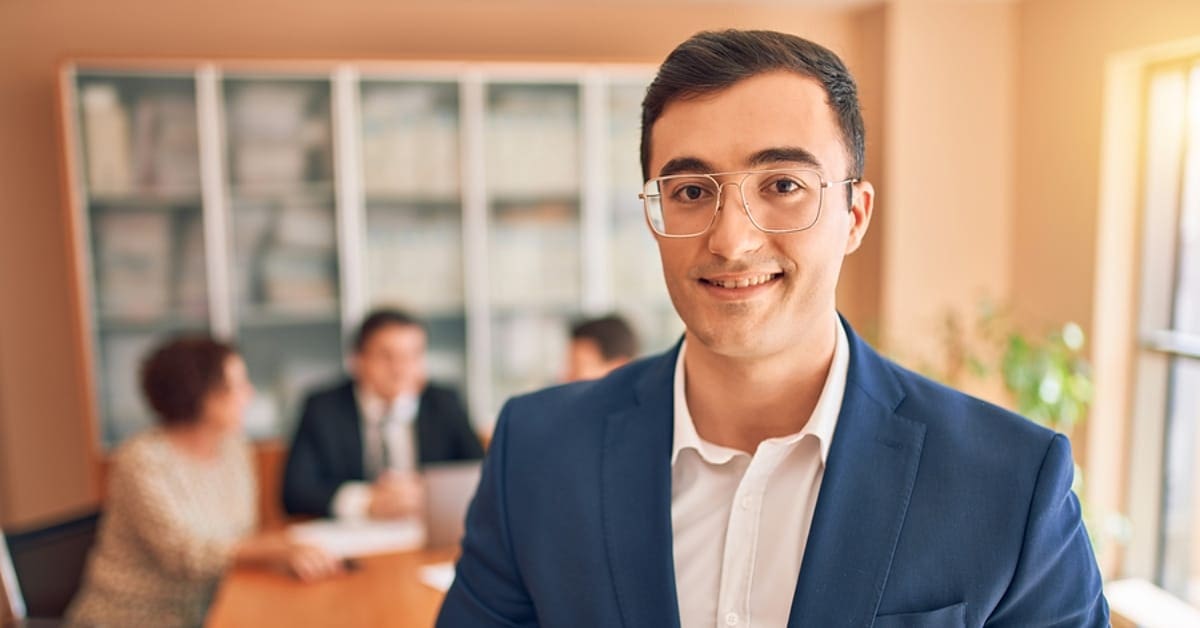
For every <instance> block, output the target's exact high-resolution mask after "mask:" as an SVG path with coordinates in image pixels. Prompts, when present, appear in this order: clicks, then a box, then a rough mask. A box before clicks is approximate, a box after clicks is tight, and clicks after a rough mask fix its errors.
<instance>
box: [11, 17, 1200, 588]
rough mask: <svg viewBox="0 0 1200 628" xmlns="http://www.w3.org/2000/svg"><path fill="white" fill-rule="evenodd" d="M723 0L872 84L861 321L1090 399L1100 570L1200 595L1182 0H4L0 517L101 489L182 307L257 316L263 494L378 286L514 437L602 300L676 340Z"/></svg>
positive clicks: (86, 500) (218, 323) (881, 335)
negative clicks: (514, 412) (651, 126)
mask: <svg viewBox="0 0 1200 628" xmlns="http://www.w3.org/2000/svg"><path fill="white" fill-rule="evenodd" d="M726 27H736V28H767V29H775V30H783V31H787V32H790V33H794V34H798V35H801V36H804V37H807V38H810V39H813V40H815V41H817V42H819V43H821V44H823V45H825V46H827V47H829V48H831V49H833V50H834V51H835V52H837V53H838V54H840V55H841V56H842V58H843V59H844V60H845V61H846V62H847V64H848V65H849V67H850V69H851V71H852V72H853V73H854V75H855V76H856V77H857V79H858V81H859V87H860V92H861V98H862V103H863V109H864V114H865V119H866V124H867V146H868V158H867V164H868V165H867V178H869V179H870V180H872V181H873V182H874V184H875V186H876V190H877V192H878V202H877V211H876V216H875V219H874V222H873V223H872V227H871V231H870V234H869V235H868V238H867V241H866V244H865V245H864V247H863V249H862V250H860V251H859V252H858V253H856V254H855V255H853V256H852V257H851V258H850V259H849V260H848V262H847V265H846V267H845V270H844V272H843V276H842V280H841V286H840V291H841V293H840V295H839V307H840V309H841V311H842V313H843V314H844V315H846V316H847V318H848V320H849V321H850V323H851V324H852V325H853V326H854V327H855V328H856V329H857V330H858V331H859V332H860V333H862V334H864V335H865V336H866V337H867V338H869V339H871V340H872V341H874V342H875V343H876V344H877V345H878V346H879V347H880V348H881V349H883V350H884V351H885V352H886V353H888V354H889V355H891V356H893V357H894V358H896V359H897V360H899V361H901V362H902V363H904V364H906V365H909V366H911V367H913V368H917V369H920V370H922V371H924V372H926V373H928V374H930V375H931V376H934V377H937V378H939V379H942V380H944V381H946V382H947V383H950V384H953V385H955V386H959V387H962V388H965V389H967V390H968V391H970V392H973V393H975V394H979V395H981V396H984V397H985V398H988V399H990V400H993V401H996V402H998V403H1002V404H1004V405H1007V406H1009V407H1013V408H1016V409H1018V410H1021V411H1022V412H1024V413H1026V414H1028V415H1032V416H1033V417H1034V418H1035V419H1038V420H1040V421H1042V422H1044V423H1047V424H1049V425H1051V426H1053V427H1055V428H1057V429H1060V430H1062V431H1065V432H1066V433H1068V435H1069V436H1070V437H1071V439H1072V442H1073V447H1074V451H1075V454H1076V459H1077V461H1078V463H1079V469H1080V473H1079V475H1080V477H1081V478H1083V480H1084V481H1083V482H1082V483H1081V484H1079V485H1078V486H1077V491H1078V492H1079V493H1080V495H1081V497H1082V498H1083V499H1084V502H1085V507H1086V509H1087V511H1088V516H1089V528H1090V529H1091V532H1092V536H1093V537H1094V541H1095V543H1096V544H1097V548H1098V552H1099V556H1100V559H1101V562H1102V563H1103V569H1104V571H1105V574H1106V576H1107V577H1109V578H1117V577H1138V578H1144V579H1146V580H1149V581H1151V582H1154V583H1156V584H1158V585H1159V586H1161V587H1163V588H1164V589H1166V590H1167V591H1169V592H1171V593H1172V594H1173V595H1174V596H1175V597H1177V598H1179V599H1182V600H1188V601H1190V603H1191V604H1193V605H1198V606H1200V466H1198V465H1197V463H1196V461H1195V453H1196V451H1197V449H1198V446H1200V429H1198V428H1200V397H1198V396H1197V392H1196V391H1197V390H1200V363H1198V362H1197V360H1198V359H1200V3H1197V2H1194V1H1189V0H1178V1H1172V0H1142V1H1139V2H1136V3H1135V2H1132V1H1127V0H1086V1H1085V0H1012V1H972V0H962V1H952V0H946V1H923V0H911V1H910V0H891V1H878V0H876V1H870V0H811V1H804V0H797V1H792V2H789V1H785V0H761V1H753V0H746V1H741V2H723V1H717V0H643V1H639V2H632V1H629V2H626V1H612V2H605V3H591V2H582V1H575V0H570V1H561V0H559V1H550V0H544V1H541V0H513V1H469V0H443V1H441V2H436V3H435V2H412V1H409V2H393V1H383V0H354V1H349V2H329V1H321V0H300V1H294V2H289V3H277V2H263V1H251V2H248V1H244V0H239V1H237V2H232V1H229V0H212V1H209V2H204V3H198V2H197V3H186V4H185V3H162V2H149V1H145V0H111V1H109V2H103V3H83V2H65V1H60V0H0V212H2V219H0V528H4V529H7V530H23V529H35V528H38V527H39V526H44V525H48V524H50V523H53V522H55V521H59V520H64V519H67V518H70V517H72V516H74V515H75V514H77V513H80V512H87V511H94V510H95V509H96V508H97V507H98V506H99V504H100V500H101V486H102V480H103V469H104V461H105V458H106V452H107V451H108V450H109V449H111V447H112V446H114V445H115V444H117V443H119V442H121V440H122V439H123V438H125V437H127V436H128V435H129V434H131V433H132V432H134V431H136V430H138V429H141V428H142V427H144V426H145V425H147V424H148V421H149V418H148V417H149V415H148V412H147V410H146V409H145V407H144V406H143V404H142V402H141V400H140V398H139V396H138V394H137V390H136V364H137V362H138V360H139V359H140V357H141V356H142V355H143V353H144V352H145V351H146V349H147V348H148V347H149V346H150V345H151V344H152V343H153V342H154V341H155V340H157V339H161V338H162V337H163V335H164V334H168V333H170V332H173V331H179V330H207V331H210V332H212V333H215V334H217V335H219V336H222V337H226V338H231V339H233V340H235V341H236V342H237V343H238V344H239V346H240V347H241V349H242V351H243V354H244V355H245V357H246V360H247V363H248V366H249V371H250V373H251V376H252V378H253V379H254V381H255V384H256V388H257V389H258V396H257V397H256V399H255V401H254V403H253V405H252V410H251V413H250V416H248V417H247V430H248V431H249V433H250V434H251V436H252V437H254V438H255V439H256V440H258V441H260V449H261V456H262V458H261V460H260V464H261V465H262V473H263V474H264V478H263V480H262V482H263V484H264V487H265V488H264V491H266V492H269V491H270V488H269V487H271V486H273V484H272V482H273V480H272V479H271V478H272V473H274V471H273V469H275V467H273V466H272V464H276V463H273V462H272V460H276V461H277V459H278V457H279V455H280V454H279V448H280V447H281V446H282V445H280V443H282V442H286V440H287V438H288V437H289V436H290V434H291V430H292V429H293V427H294V422H295V417H296V411H297V407H296V406H297V403H298V402H299V400H300V397H299V395H300V394H301V391H303V390H304V389H305V388H306V387H308V386H310V385H312V384H313V383H316V382H319V381H322V380H326V379H328V378H329V377H330V376H331V375H333V374H336V373H338V372H339V371H340V370H341V369H342V368H343V365H344V360H345V357H346V353H347V345H346V335H345V334H346V332H347V331H348V330H350V329H352V328H353V327H354V326H355V325H356V324H357V322H358V319H359V318H360V317H361V315H362V314H363V313H365V312H366V311H367V310H368V309H369V308H371V307H373V306H376V305H402V306H405V307H408V308H410V309H412V310H413V311H415V312H416V313H418V314H420V315H421V316H422V317H424V318H425V319H426V320H427V321H428V324H429V329H430V355H429V360H430V368H431V371H432V373H433V375H434V376H435V377H437V378H438V379H440V380H443V381H446V382H449V383H451V384H454V385H456V386H457V387H459V389H460V390H461V391H462V392H463V393H464V395H465V398H466V399H467V402H468V406H469V410H470V412H471V415H472V419H473V421H474V422H475V425H476V427H477V428H478V429H479V431H480V432H481V433H484V434H486V433H487V432H488V431H489V429H490V426H491V423H492V422H493V421H494V416H495V413H496V411H497V410H498V408H499V405H500V404H501V403H502V402H503V400H504V399H505V398H506V397H507V396H508V395H511V394H513V393H515V392H521V391H525V390H529V389H532V388H536V387H539V386H542V385H545V384H548V383H552V382H554V381H555V380H556V379H557V378H558V376H559V374H560V373H561V370H562V360H563V357H562V356H563V355H564V353H565V350H566V344H567V326H568V324H569V322H570V321H571V320H574V319H575V318H577V317H579V316H581V315H588V314H601V313H605V312H610V311H616V312H619V313H621V314H623V315H625V316H627V317H628V318H629V319H630V320H631V321H632V322H633V323H634V325H635V327H636V328H637V329H638V331H639V333H640V335H641V336H642V338H643V343H642V344H643V349H644V350H645V351H647V352H655V351H659V350H662V349H665V348H667V347H669V346H670V345H671V343H672V342H674V341H675V340H676V339H677V337H678V334H679V333H680V331H681V330H682V326H681V324H680V323H679V321H678V320H677V318H676V317H675V314H674V311H673V310H672V308H671V304H670V301H669V300H668V299H667V296H666V292H665V289H664V287H663V284H662V280H661V270H660V268H659V261H658V257H657V250H656V248H655V246H654V242H653V240H652V238H651V237H650V235H649V231H648V230H647V229H646V227H645V224H644V220H643V218H642V213H641V212H642V209H641V203H640V201H639V200H638V198H637V194H638V192H639V191H640V185H641V173H640V167H639V164H638V153H637V146H638V141H639V133H640V119H639V116H640V101H641V96H642V94H643V92H644V89H645V86H646V84H647V83H648V82H649V80H650V79H651V78H652V77H653V72H654V69H655V67H656V65H657V63H659V62H660V61H661V60H662V58H663V57H664V56H665V55H666V53H667V52H669V51H670V50H671V49H672V48H673V47H674V46H675V45H676V44H678V43H679V42H681V41H682V40H684V39H686V38H687V37H688V36H689V35H691V34H692V33H694V32H696V31H698V30H704V29H715V28H726ZM272 456H274V457H272Z"/></svg>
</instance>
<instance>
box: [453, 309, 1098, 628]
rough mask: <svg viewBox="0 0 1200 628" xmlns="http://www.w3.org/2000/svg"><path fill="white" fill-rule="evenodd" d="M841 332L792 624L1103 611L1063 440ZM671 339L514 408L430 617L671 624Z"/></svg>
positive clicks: (1023, 621)
mask: <svg viewBox="0 0 1200 628" xmlns="http://www.w3.org/2000/svg"><path fill="white" fill-rule="evenodd" d="M847 332H848V333H849V337H850V367H849V373H848V379H847V383H846V391H845V397H844V400H843V402H842V408H841V412H840V414H839V418H838V424H837V428H836V431H835V433H834V437H833V442H832V444H831V447H830V451H829V457H828V461H827V465H826V468H825V475H824V480H823V482H822V485H821V492H820V494H819V496H818V498H817V505H816V510H815V512H814V514H813V521H812V528H811V531H810V533H809V536H808V544H807V549H806V550H805V554H804V558H803V562H802V566H801V569H800V573H799V576H798V580H797V583H796V589H795V593H794V596H793V598H792V602H791V604H792V606H791V608H792V610H791V617H790V620H789V622H788V626H790V627H793V628H800V627H805V628H807V627H811V626H820V627H821V628H830V627H837V626H856V627H859V626H875V627H877V628H883V627H887V626H892V627H894V626H931V627H932V626H982V625H985V624H986V625H988V626H1013V627H1021V628H1027V627H1032V626H1071V627H1077V626H1088V627H1090V626H1107V625H1108V606H1107V603H1106V601H1105V600H1104V597H1103V595H1102V593H1101V586H1100V585H1101V583H1100V574H1099V571H1098V569H1097V567H1096V562H1095V558H1094V557H1093V554H1092V548H1091V545H1090V544H1089V542H1088V537H1087V533H1086V531H1085V530H1084V528H1083V524H1082V522H1081V520H1080V509H1079V502H1078V500H1077V499H1076V498H1075V495H1074V494H1073V493H1072V492H1071V478H1072V473H1073V464H1072V461H1071V452H1070V446H1069V444H1068V442H1067V439H1066V438H1064V437H1063V436H1061V435H1058V434H1054V433H1053V432H1051V431H1049V430H1046V429H1044V428H1042V427H1039V426H1037V425H1035V424H1033V423H1031V422H1029V421H1026V420H1025V419H1023V418H1021V417H1019V416H1016V415H1014V414H1012V413H1009V412H1007V411H1005V410H1002V409H1000V408H997V407H994V406H991V405H989V404H987V403H984V402H982V401H979V400H977V399H973V398H971V397H968V396H966V395H964V394H961V393H959V392H956V391H953V390H950V389H948V388H945V387H943V386H941V385H939V384H936V383H934V382H931V381H929V380H927V379H925V378H923V377H920V376H918V375H916V374H914V373H912V372H909V371H907V370H905V369H903V368H901V367H899V366H897V365H895V364H893V363H891V362H889V361H887V360H885V359H883V358H882V357H880V356H879V355H877V354H876V353H875V352H874V351H873V350H872V349H871V348H870V347H869V346H868V345H867V344H866V343H864V342H863V341H861V340H859V339H858V338H857V337H856V336H854V334H853V333H850V332H849V329H848V328H847ZM677 351H678V347H677V348H676V349H675V350H673V351H670V352H668V353H666V354H664V355H661V356H657V357H654V358H650V359H647V360H643V361H640V362H637V363H635V364H633V365H630V366H627V367H625V368H622V369H619V370H617V371H615V372H614V373H612V374H611V375H609V376H608V377H607V378H605V379H603V380H599V381H595V382H587V383H580V384H571V385H566V386H560V387H557V388H551V389H548V390H544V391H541V392H537V393H533V394H530V395H525V396H522V397H517V398H515V399H512V400H511V401H509V402H508V403H507V404H506V405H505V407H504V410H503V411H502V412H501V414H500V418H499V421H498V423H497V426H496V431H495V435H494V438H493V441H492V445H491V447H490V449H489V453H488V457H487V460H486V461H485V463H484V471H483V478H482V481H481V483H480V486H479V489H478V492H477V493H476V495H475V499H474V501H473V502H472V505H471V508H470V511H469V513H468V515H467V524H466V536H465V538H464V540H463V550H462V555H461V558H460V559H459V562H458V569H457V577H456V579H455V580H454V585H453V586H452V587H451V589H450V591H449V593H448V594H447V596H446V600H445V602H444V605H443V606H442V610H441V616H440V617H439V619H438V623H437V625H438V626H439V628H488V627H500V626H505V627H513V626H522V627H524V626H546V627H557V626H568V627H570V628H617V627H620V626H623V627H625V628H650V627H653V628H672V627H677V626H679V613H678V603H677V600H676V595H675V593H676V592H675V574H674V560H673V556H672V536H671V466H670V465H671V447H672V444H671V440H672V428H673V404H674V400H673V394H672V374H673V372H674V365H675V359H676V355H677ZM735 393H736V391H731V394H735ZM713 542H714V543H717V542H720V540H719V539H714V540H713Z"/></svg>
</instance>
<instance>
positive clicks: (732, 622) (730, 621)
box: [725, 613, 738, 626]
mask: <svg viewBox="0 0 1200 628" xmlns="http://www.w3.org/2000/svg"><path fill="white" fill-rule="evenodd" d="M737 624H738V614H737V613H729V614H728V615H726V616H725V625H726V626H736V625H737Z"/></svg>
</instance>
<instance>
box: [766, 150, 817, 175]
mask: <svg viewBox="0 0 1200 628" xmlns="http://www.w3.org/2000/svg"><path fill="white" fill-rule="evenodd" d="M781 162H789V163H796V164H803V165H805V166H811V167H813V168H816V169H818V170H820V168H821V160H819V159H817V157H816V155H813V154H812V153H810V152H809V151H807V150H805V149H803V148H800V147H799V146H780V147H776V148H768V149H766V150H760V151H758V152H757V153H754V154H753V155H751V156H750V165H751V166H754V167H757V166H765V165H768V164H777V163H781Z"/></svg>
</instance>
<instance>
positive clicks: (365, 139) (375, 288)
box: [360, 79, 467, 390]
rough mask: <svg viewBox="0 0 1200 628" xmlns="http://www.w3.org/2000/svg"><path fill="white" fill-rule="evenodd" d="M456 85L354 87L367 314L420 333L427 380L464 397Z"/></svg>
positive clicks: (395, 83) (375, 82)
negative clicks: (376, 312) (412, 320)
mask: <svg viewBox="0 0 1200 628" xmlns="http://www.w3.org/2000/svg"><path fill="white" fill-rule="evenodd" d="M458 100H459V95H458V84H457V83H451V82H402V81H397V80H384V79H379V80H373V79H366V80H364V81H363V82H362V84H361V95H360V103H361V120H362V168H363V196H364V199H365V204H366V256H365V257H366V273H367V278H366V290H367V303H368V309H370V308H374V307H379V306H392V307H399V308H401V309H404V310H407V311H411V312H413V313H414V314H416V315H417V316H419V317H421V318H422V319H423V320H424V321H425V323H426V326H427V328H428V330H429V353H428V360H429V373H430V377H431V378H433V379H435V380H438V381H440V382H443V383H449V384H451V385H454V386H456V387H458V388H459V390H464V389H465V388H464V387H465V384H466V376H467V374H466V352H467V344H466V343H467V340H466V333H467V331H466V330H467V322H466V308H465V305H464V294H465V293H464V288H463V244H462V242H463V239H462V229H463V209H462V195H461V192H460V189H461V187H460V185H459V170H460V166H459V163H460V156H459V153H460V149H459V146H460V137H459V102H458Z"/></svg>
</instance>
